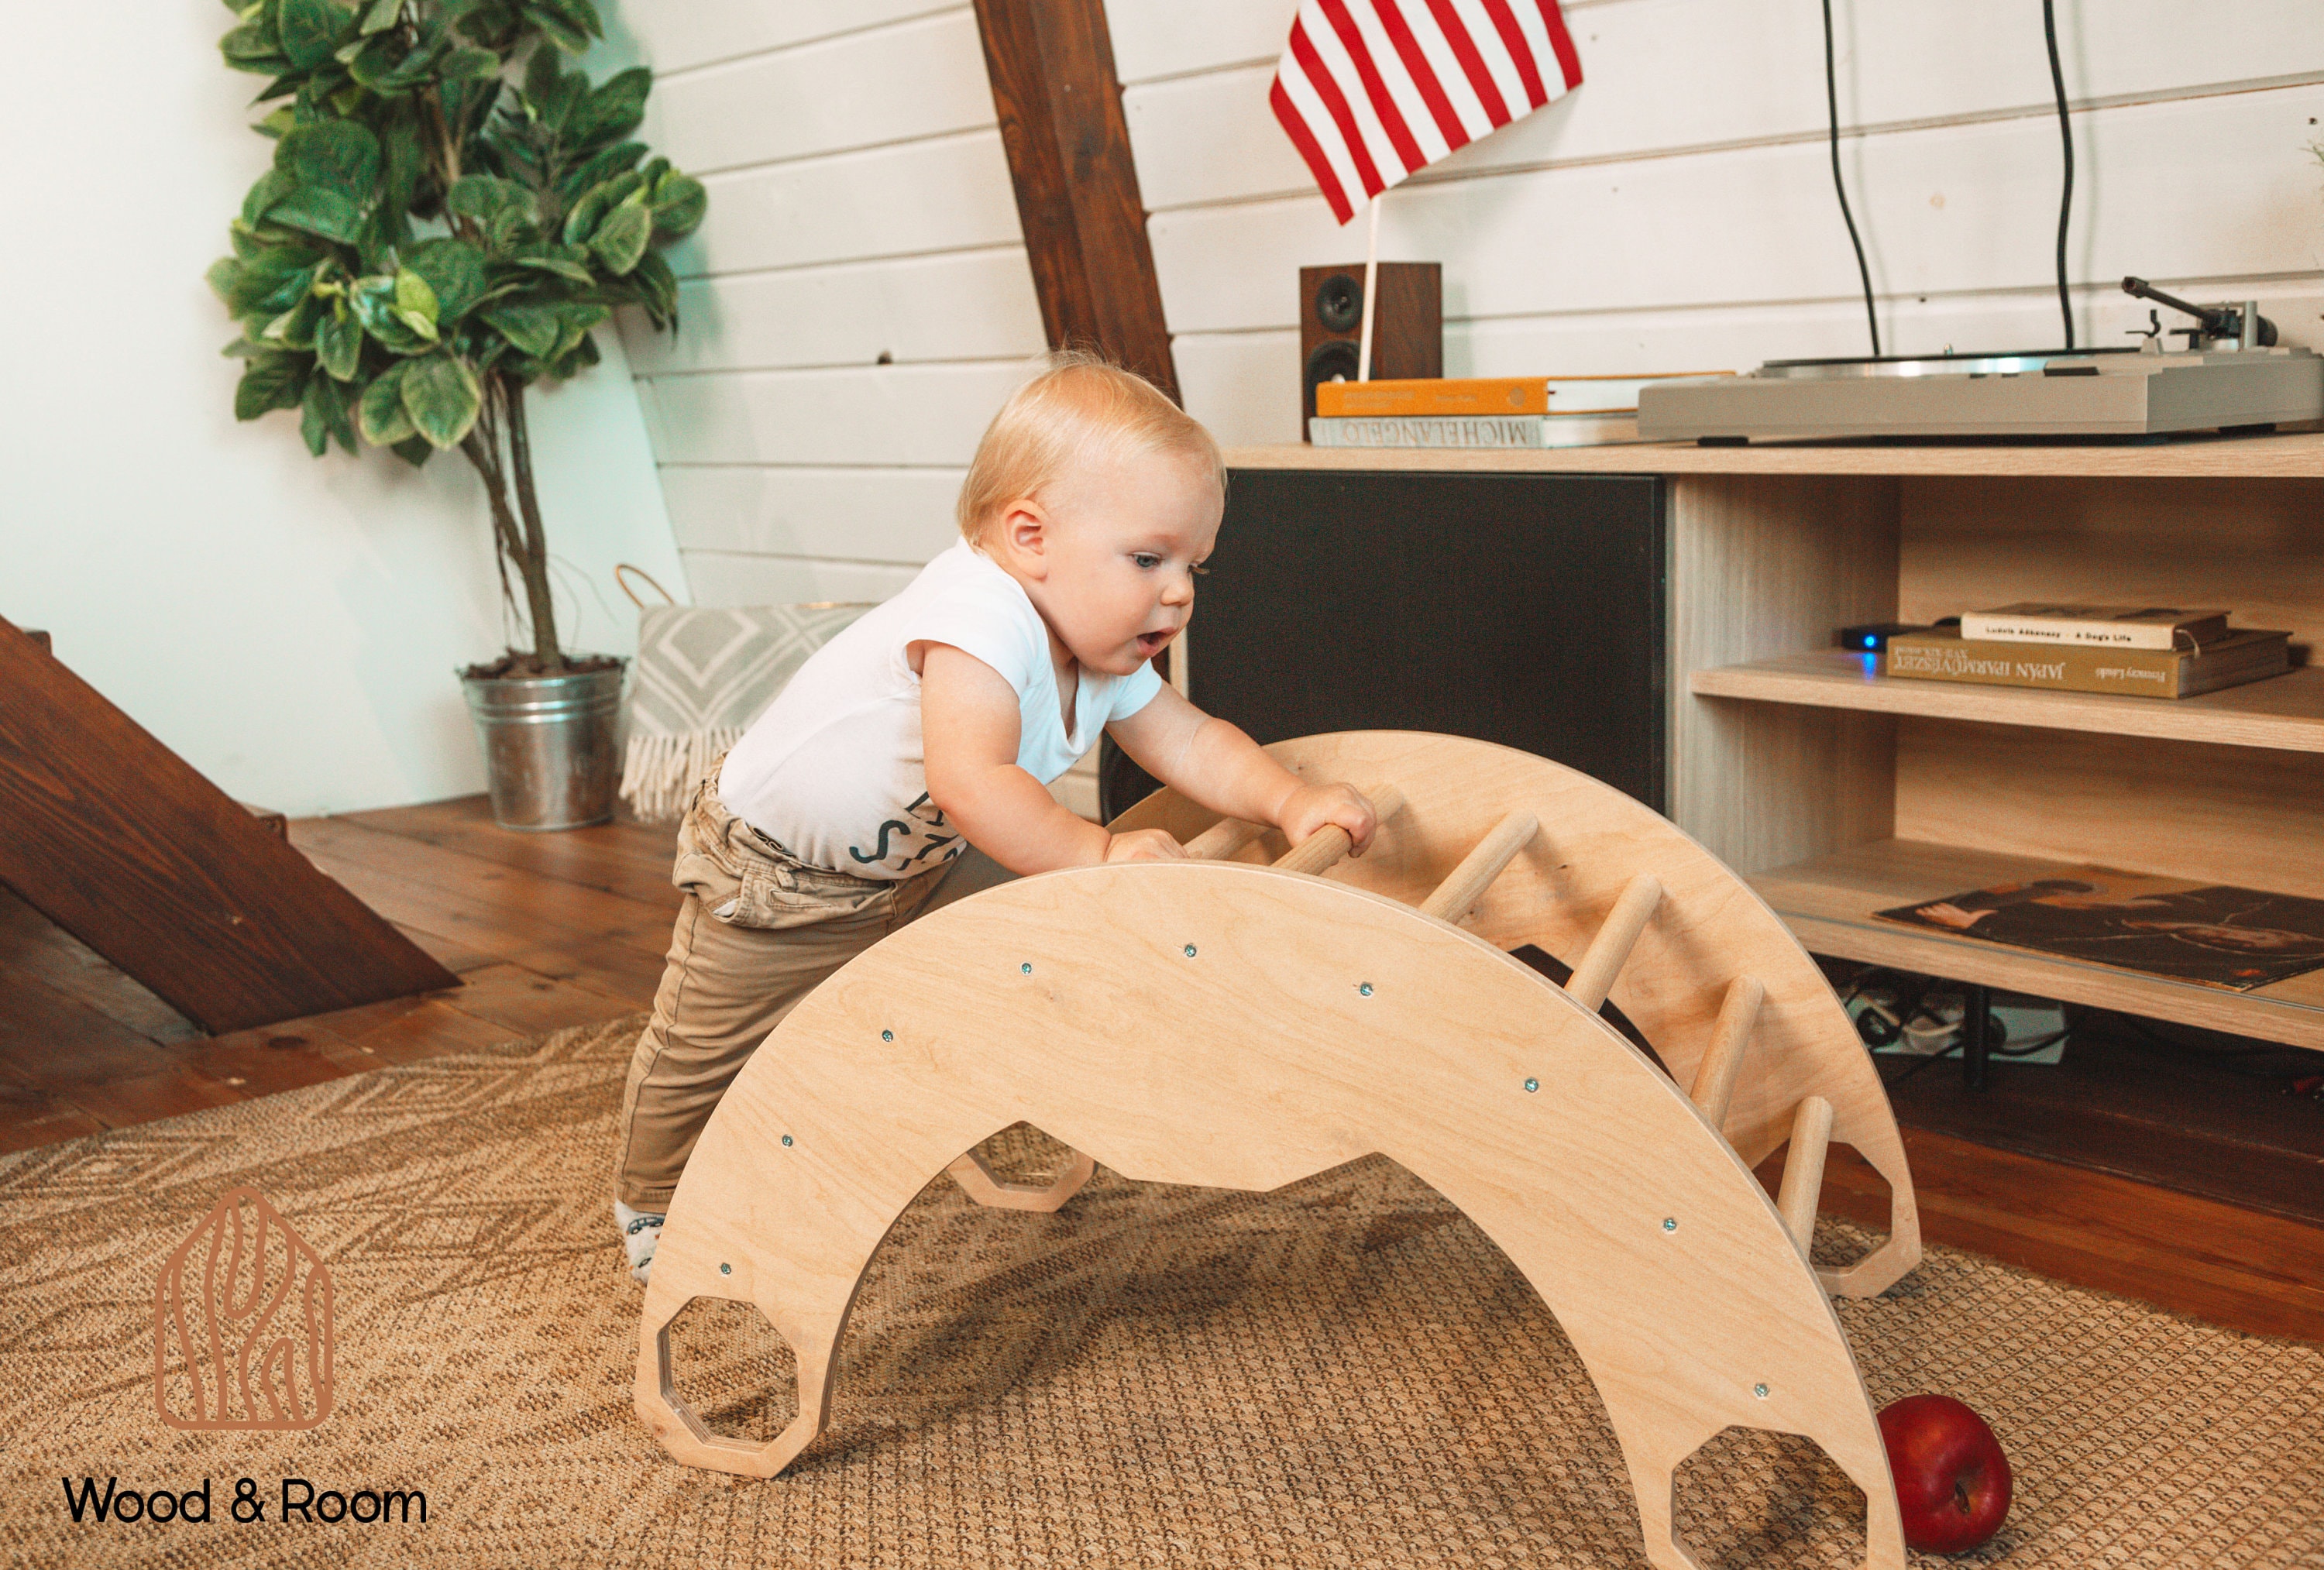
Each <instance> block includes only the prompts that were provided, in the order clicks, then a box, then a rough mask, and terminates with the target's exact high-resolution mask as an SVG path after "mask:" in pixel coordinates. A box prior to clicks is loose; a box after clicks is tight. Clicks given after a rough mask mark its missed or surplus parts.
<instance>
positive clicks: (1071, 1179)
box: [945, 1151, 1097, 1214]
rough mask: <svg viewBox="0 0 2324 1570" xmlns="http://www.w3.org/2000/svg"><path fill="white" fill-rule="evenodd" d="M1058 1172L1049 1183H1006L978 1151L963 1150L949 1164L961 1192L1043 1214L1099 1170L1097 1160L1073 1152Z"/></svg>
mask: <svg viewBox="0 0 2324 1570" xmlns="http://www.w3.org/2000/svg"><path fill="white" fill-rule="evenodd" d="M1073 1158H1074V1159H1073V1160H1072V1161H1067V1162H1066V1163H1065V1167H1064V1168H1063V1169H1062V1170H1061V1171H1059V1172H1058V1173H1057V1175H1056V1177H1054V1178H1052V1179H1050V1180H1049V1181H1047V1182H1046V1183H1006V1182H1003V1181H1001V1180H1000V1179H999V1178H997V1177H995V1176H994V1175H993V1172H992V1168H991V1164H990V1163H988V1162H987V1161H985V1159H984V1157H983V1156H982V1154H980V1153H978V1152H975V1151H965V1152H962V1154H961V1156H960V1159H959V1160H957V1161H954V1162H953V1163H952V1165H950V1166H948V1167H946V1168H945V1172H946V1173H948V1174H949V1175H950V1176H951V1178H952V1180H953V1181H954V1182H955V1183H958V1184H959V1185H960V1187H961V1191H962V1192H963V1193H964V1194H966V1195H967V1196H968V1197H969V1198H972V1199H973V1200H975V1201H976V1202H977V1203H978V1204H980V1205H989V1206H991V1207H993V1208H994V1209H996V1210H1035V1211H1040V1212H1042V1213H1044V1214H1046V1213H1047V1212H1049V1211H1053V1210H1056V1208H1057V1207H1059V1206H1061V1205H1063V1204H1064V1203H1065V1201H1066V1200H1068V1199H1070V1198H1073V1197H1074V1195H1075V1194H1078V1193H1080V1192H1081V1190H1082V1185H1083V1184H1084V1183H1086V1182H1088V1181H1089V1180H1090V1177H1091V1175H1092V1174H1093V1173H1094V1172H1095V1171H1097V1163H1096V1162H1095V1161H1092V1160H1090V1159H1089V1157H1087V1156H1085V1155H1084V1154H1082V1152H1079V1151H1075V1152H1073Z"/></svg>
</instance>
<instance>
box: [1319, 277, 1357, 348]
mask: <svg viewBox="0 0 2324 1570" xmlns="http://www.w3.org/2000/svg"><path fill="white" fill-rule="evenodd" d="M1315 319H1316V320H1317V321H1319V322H1321V323H1322V324H1323V330H1324V331H1325V332H1327V333H1352V332H1354V331H1355V330H1356V329H1357V328H1358V327H1360V326H1362V325H1363V320H1364V286H1363V285H1362V284H1361V283H1360V282H1358V281H1357V280H1354V279H1352V278H1350V277H1349V276H1348V275H1347V274H1346V273H1344V272H1335V273H1333V275H1332V276H1331V277H1329V278H1327V279H1325V280H1323V288H1321V289H1317V290H1316V291H1315Z"/></svg>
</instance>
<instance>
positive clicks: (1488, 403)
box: [1307, 372, 1701, 447]
mask: <svg viewBox="0 0 2324 1570" xmlns="http://www.w3.org/2000/svg"><path fill="white" fill-rule="evenodd" d="M1682 374H1683V375H1699V374H1701V372H1674V373H1673V374H1672V375H1669V376H1499V377H1470V378H1454V379H1447V378H1431V379H1428V380H1425V381H1326V382H1323V383H1321V384H1319V385H1318V386H1317V387H1316V389H1315V418H1314V419H1312V420H1309V421H1308V422H1307V439H1308V440H1309V441H1311V442H1313V443H1314V445H1317V446H1319V447H1594V446H1598V445H1603V444H1606V443H1609V442H1635V441H1637V439H1638V389H1639V388H1641V387H1644V386H1646V384H1647V383H1649V382H1653V381H1674V380H1675V379H1676V378H1677V376H1678V375H1682Z"/></svg>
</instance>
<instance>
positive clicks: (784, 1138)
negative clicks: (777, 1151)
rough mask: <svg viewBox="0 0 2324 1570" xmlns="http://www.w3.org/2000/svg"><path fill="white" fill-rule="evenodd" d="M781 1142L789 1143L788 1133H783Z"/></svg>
mask: <svg viewBox="0 0 2324 1570" xmlns="http://www.w3.org/2000/svg"><path fill="white" fill-rule="evenodd" d="M783 1143H785V1144H788V1143H791V1136H790V1135H788V1134H785V1135H783Z"/></svg>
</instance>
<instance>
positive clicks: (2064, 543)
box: [1898, 479, 2324, 647]
mask: <svg viewBox="0 0 2324 1570" xmlns="http://www.w3.org/2000/svg"><path fill="white" fill-rule="evenodd" d="M1902 532H1903V549H1902V553H1901V558H1900V574H1901V580H1900V585H1899V591H1900V592H1899V598H1898V613H1899V614H1900V615H1901V616H1902V617H1904V619H1905V620H1914V621H1933V620H1936V619H1937V618H1939V617H1941V616H1958V615H1960V613H1961V612H1962V611H1974V610H1979V609H1982V608H1985V607H1988V606H1994V605H2006V604H2008V603H2009V602H2010V601H2015V600H2053V599H2054V600H2077V599H2087V600H2102V601H2136V602H2138V603H2140V604H2148V605H2190V606H2192V605H2221V606H2226V607H2227V608H2228V609H2229V610H2231V611H2233V612H2234V613H2235V620H2236V624H2237V625H2240V626H2245V627H2282V628H2287V629H2291V630H2292V633H2293V634H2294V635H2295V637H2294V641H2295V643H2300V644H2306V645H2309V646H2311V647H2312V646H2313V645H2315V644H2316V643H2317V641H2318V640H2319V638H2324V481H2318V480H2137V481H2129V480H2116V481H2106V480H1972V479H1959V480H1954V479H1926V480H1911V481H1906V482H1904V510H1903V531H1902Z"/></svg>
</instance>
